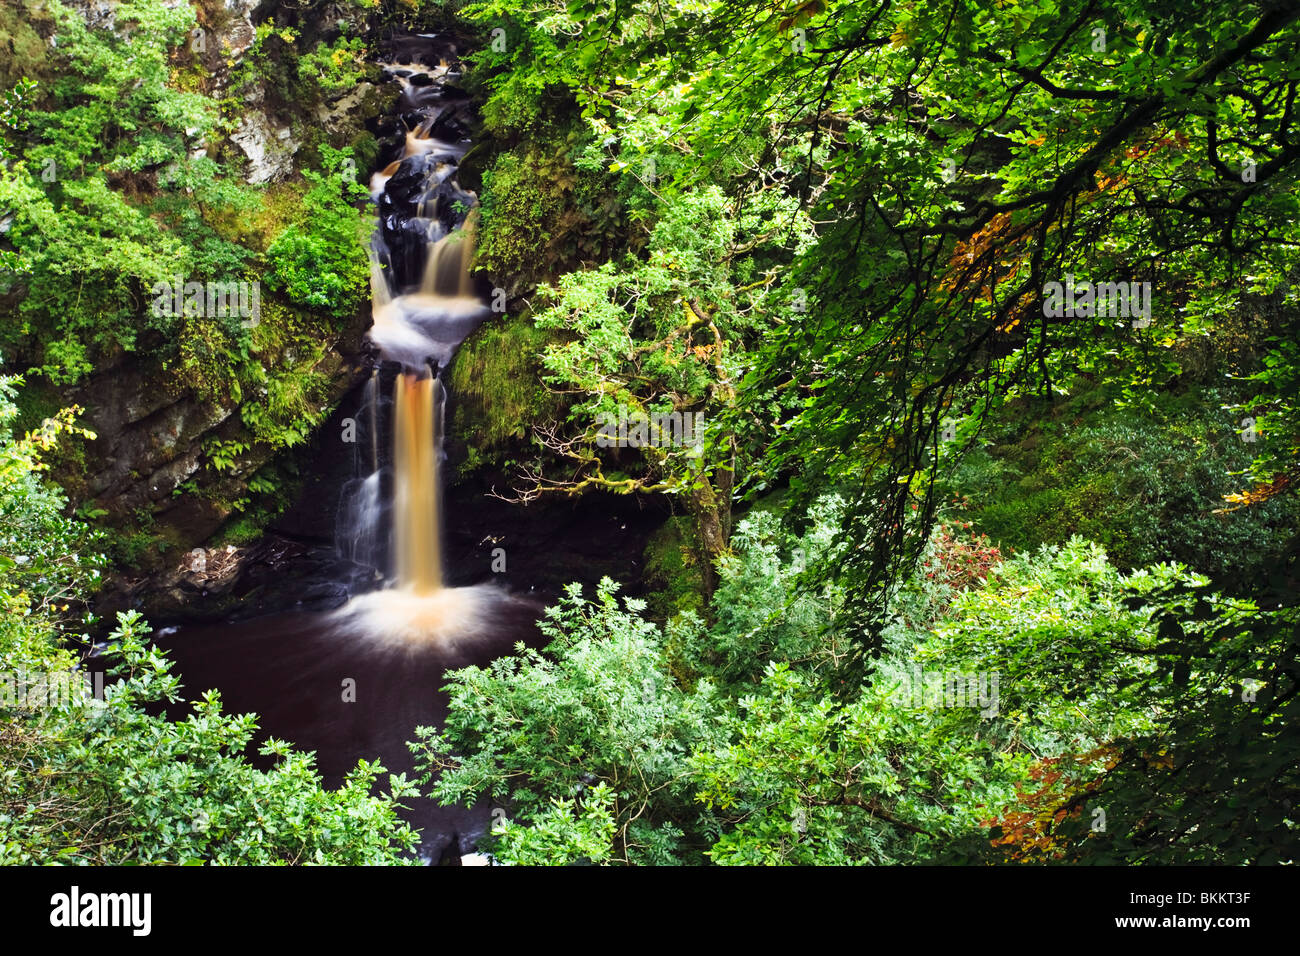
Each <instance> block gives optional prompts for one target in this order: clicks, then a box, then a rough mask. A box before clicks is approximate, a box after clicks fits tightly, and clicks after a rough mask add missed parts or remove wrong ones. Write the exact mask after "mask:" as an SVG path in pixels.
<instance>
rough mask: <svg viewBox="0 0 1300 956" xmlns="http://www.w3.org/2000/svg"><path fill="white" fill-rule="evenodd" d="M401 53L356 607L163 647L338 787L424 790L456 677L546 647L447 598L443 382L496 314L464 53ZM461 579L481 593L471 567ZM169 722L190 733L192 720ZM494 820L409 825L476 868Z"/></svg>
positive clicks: (193, 688) (380, 256)
mask: <svg viewBox="0 0 1300 956" xmlns="http://www.w3.org/2000/svg"><path fill="white" fill-rule="evenodd" d="M388 46H389V49H390V50H391V51H392V53H391V55H390V59H392V60H395V61H396V62H392V63H390V65H389V66H388V67H387V69H388V72H389V75H390V76H391V77H392V78H393V79H394V80H395V81H396V82H398V83H399V84H401V86H402V100H401V111H402V112H401V114H400V120H401V123H402V125H404V126H405V129H404V130H401V129H400V128H399V130H398V132H399V136H397V137H394V144H393V146H392V148H391V152H392V155H390V156H385V157H384V162H385V163H386V165H385V166H384V168H383V169H382V170H381V171H380V172H378V173H376V174H375V176H374V177H373V178H372V180H371V197H372V199H373V201H374V204H375V208H376V213H377V217H378V225H377V228H376V230H375V234H374V237H373V240H372V245H371V255H372V270H371V275H372V288H373V291H374V303H373V314H374V324H373V326H372V328H371V329H370V332H369V338H370V342H371V343H372V349H371V352H372V355H373V358H374V362H373V365H374V368H373V370H372V372H371V374H370V376H369V377H368V379H367V381H366V382H365V385H364V387H363V388H362V390H361V395H360V399H361V401H360V407H359V408H358V409H357V410H356V411H355V412H353V413H352V414H350V415H349V417H350V418H352V420H353V422H354V424H355V426H356V435H355V438H356V440H355V441H353V442H350V443H349V444H347V445H346V446H344V447H346V448H348V449H350V450H351V451H352V453H353V455H354V459H353V464H354V466H355V467H354V474H355V477H354V479H353V480H352V481H351V482H349V483H347V484H346V485H345V486H344V488H343V495H342V500H341V502H340V508H339V512H338V519H337V524H336V527H335V538H336V543H337V548H338V552H339V554H340V555H341V557H342V558H343V559H344V561H343V562H339V563H340V564H343V565H346V567H347V568H348V569H350V571H349V570H344V569H341V568H339V567H338V566H337V565H336V564H333V563H331V564H330V566H329V569H330V572H331V581H330V585H331V586H330V587H328V588H325V589H324V593H327V594H330V595H331V596H333V595H335V594H338V591H337V587H336V585H337V579H336V578H334V577H333V574H334V573H337V572H338V571H343V573H344V575H345V577H346V578H347V580H346V581H345V582H344V583H345V584H346V587H347V592H348V594H349V595H351V597H350V599H349V600H347V602H346V603H345V604H343V606H342V607H339V608H338V609H337V610H333V611H324V612H320V611H313V610H308V609H307V607H306V606H305V605H306V601H305V600H304V601H303V602H302V603H303V605H304V606H303V607H300V608H296V609H291V610H285V611H283V612H282V613H277V614H274V615H268V616H264V617H258V618H255V619H250V620H244V621H241V622H239V623H238V624H237V625H236V624H213V625H207V626H194V627H184V628H179V629H172V628H169V629H167V630H166V631H165V632H164V633H163V635H162V637H161V642H162V643H163V644H164V646H166V647H167V648H168V650H169V652H170V653H171V654H172V657H173V659H174V660H176V661H177V663H178V669H179V671H180V673H181V674H182V675H183V680H184V683H185V685H186V687H187V689H188V692H190V693H191V694H196V693H198V692H201V691H203V690H205V689H207V688H209V687H215V688H219V689H220V690H221V692H222V695H223V700H224V702H225V704H226V706H227V707H228V708H229V709H231V710H232V711H234V712H236V713H242V712H256V713H258V714H260V715H261V726H262V728H263V731H264V732H265V733H266V734H267V735H270V736H275V737H278V738H281V739H286V740H291V741H293V742H294V743H295V744H297V745H298V746H299V747H301V748H302V749H304V750H308V751H312V752H314V753H315V754H316V755H317V761H318V768H319V770H320V772H321V773H322V774H323V775H324V777H325V779H326V780H327V781H329V782H330V783H331V784H332V785H333V784H338V783H341V782H342V781H343V780H344V779H345V777H346V775H347V774H348V773H349V772H350V771H351V770H352V769H353V768H354V767H355V766H356V762H357V760H358V759H360V758H364V759H366V760H375V759H378V760H380V761H381V762H382V763H383V765H384V766H385V767H387V768H388V770H389V771H390V772H393V773H408V774H411V773H414V765H413V760H412V756H411V752H410V749H409V748H408V747H407V741H409V740H411V739H412V737H413V733H414V729H415V728H416V727H418V726H421V725H426V726H438V725H440V724H441V723H442V721H443V720H444V718H445V715H446V707H447V699H446V694H445V693H443V692H442V691H441V690H440V688H441V687H443V686H444V684H445V683H446V680H445V676H444V675H445V674H446V672H447V671H448V670H449V669H453V668H458V667H465V666H468V665H471V664H473V665H477V666H486V665H487V664H488V663H489V662H490V661H492V660H493V659H495V658H496V657H498V656H500V655H502V654H508V653H510V651H511V649H512V648H513V647H514V646H515V645H516V644H517V643H518V642H520V641H523V642H525V643H529V644H532V645H533V646H542V644H544V643H545V641H544V638H543V636H542V635H541V634H540V632H538V630H537V628H536V626H535V622H536V620H537V618H538V617H539V616H540V614H541V608H540V607H539V606H537V605H536V604H535V603H533V602H532V601H530V600H528V599H526V598H524V597H522V596H513V595H511V594H509V593H507V592H506V591H505V590H503V589H500V588H497V587H495V586H491V585H484V584H480V585H477V586H475V587H446V586H445V578H444V572H445V571H447V570H448V569H447V568H445V567H444V566H443V559H442V548H441V543H440V540H439V527H440V516H439V507H440V501H439V498H440V492H441V485H440V480H439V470H440V469H441V467H442V464H443V460H444V454H443V447H442V445H443V435H444V434H445V431H446V429H445V427H444V420H443V419H444V414H445V398H446V389H445V388H444V386H443V380H442V379H443V374H444V372H445V370H446V368H447V366H448V363H449V362H450V361H451V358H452V355H453V353H454V352H455V350H456V347H457V346H458V345H459V344H460V342H461V341H462V340H463V339H464V338H465V337H466V336H467V335H468V334H469V333H470V332H471V331H473V329H474V328H475V327H476V326H477V325H478V324H479V323H480V322H482V321H483V319H484V318H486V317H487V316H488V315H489V314H490V311H489V310H488V309H487V308H486V307H485V306H484V305H483V302H482V301H481V300H480V299H479V298H478V297H477V296H475V295H474V291H473V285H472V283H471V282H470V277H469V272H468V266H469V260H470V254H471V251H472V244H473V226H474V222H473V212H472V210H473V208H474V206H475V205H476V199H475V197H474V195H473V194H472V193H468V192H466V191H465V190H463V189H461V187H460V186H459V184H458V183H457V181H456V176H455V173H456V168H457V164H458V163H459V160H460V158H461V156H462V155H463V154H464V152H465V150H466V133H467V132H468V128H469V126H468V122H467V120H466V119H465V118H464V116H463V110H464V109H465V106H466V98H465V97H464V95H463V94H458V93H457V91H456V90H455V89H454V88H453V87H452V85H451V82H454V74H451V73H449V71H448V70H447V69H446V68H445V67H442V66H437V65H435V64H438V63H439V61H440V59H441V57H442V56H445V55H448V54H449V53H454V51H453V50H451V49H450V47H451V44H450V42H449V40H448V39H445V38H436V37H399V38H395V39H393V40H392V41H390V42H389V44H388ZM404 51H405V52H406V54H408V55H406V56H405V58H404ZM381 122H382V121H381ZM326 447H327V448H328V447H329V446H328V444H327V446H326ZM334 447H337V446H334ZM329 453H330V452H328V451H327V452H326V454H329ZM451 570H452V571H453V576H454V577H457V578H460V579H472V578H473V577H474V572H473V571H472V570H471V569H469V568H460V569H451ZM456 572H458V573H456ZM481 573H483V574H486V573H487V564H486V562H484V563H483V565H482V569H481ZM303 597H304V598H306V597H307V595H306V594H303ZM168 706H169V712H171V713H172V715H173V716H174V717H176V718H177V719H180V718H182V717H183V716H185V713H186V710H187V707H188V705H182V704H179V703H176V704H171V705H168ZM254 757H255V759H260V758H256V756H255V755H254ZM489 812H490V806H489V805H488V804H486V803H485V804H482V805H478V806H475V807H441V806H437V805H435V804H434V803H433V802H432V801H429V800H419V801H414V802H413V803H412V804H411V805H410V806H409V809H408V810H407V811H406V814H407V816H408V819H410V820H411V821H412V822H413V823H415V825H416V826H417V827H418V828H419V829H420V830H421V833H422V849H421V855H422V856H423V857H425V858H426V859H437V858H439V857H441V856H443V854H444V851H448V852H450V853H451V855H452V856H453V858H455V855H456V853H459V852H468V850H470V849H471V848H472V846H473V843H474V839H475V838H476V835H478V834H482V833H483V832H485V831H486V829H487V826H488V823H489V821H490V819H491V818H490V816H489Z"/></svg>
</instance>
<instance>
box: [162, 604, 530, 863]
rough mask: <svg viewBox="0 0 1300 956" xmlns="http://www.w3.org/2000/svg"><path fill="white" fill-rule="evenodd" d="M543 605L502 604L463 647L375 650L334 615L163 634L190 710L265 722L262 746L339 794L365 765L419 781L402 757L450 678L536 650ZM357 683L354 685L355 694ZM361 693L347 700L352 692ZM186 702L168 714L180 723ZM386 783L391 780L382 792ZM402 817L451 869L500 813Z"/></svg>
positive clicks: (416, 808) (435, 717) (446, 811)
mask: <svg viewBox="0 0 1300 956" xmlns="http://www.w3.org/2000/svg"><path fill="white" fill-rule="evenodd" d="M539 616H540V606H539V605H538V604H536V603H535V602H532V601H528V600H523V599H519V598H511V597H503V599H501V600H499V601H496V602H494V604H493V606H492V607H491V608H490V609H489V611H488V612H487V613H486V615H485V620H484V622H483V624H482V626H481V627H480V628H478V629H477V630H476V632H475V634H474V635H473V637H472V639H466V640H463V641H460V642H458V644H457V645H456V646H455V647H447V646H445V645H443V646H437V645H435V646H427V645H420V646H409V645H407V646H402V647H392V646H385V645H381V644H376V643H375V642H374V641H372V640H367V639H366V638H364V637H359V636H357V635H356V634H350V633H348V631H347V630H346V629H344V628H340V627H339V626H338V625H337V623H336V621H335V619H334V618H332V617H331V615H329V614H323V613H306V612H295V613H286V614H278V615H273V616H268V617H262V618H256V619H253V620H242V621H238V622H233V623H226V624H208V625H196V626H187V627H180V628H167V629H165V630H164V631H162V632H160V633H159V634H158V635H157V640H158V644H159V645H160V646H161V647H163V648H164V649H165V650H166V651H167V652H168V655H169V657H170V658H171V659H172V660H173V661H175V662H176V665H177V666H176V671H175V672H176V673H177V674H179V675H180V677H181V680H182V683H183V685H184V690H183V691H182V693H183V695H184V696H185V698H187V700H194V699H197V698H199V697H200V696H201V695H202V693H203V692H204V691H206V690H208V689H212V688H215V689H216V690H219V691H220V692H221V696H222V701H223V706H224V709H225V710H226V712H228V713H247V712H253V713H256V714H258V715H259V717H260V719H259V721H258V724H259V727H260V731H259V734H258V736H257V739H256V741H255V742H254V746H253V747H251V748H250V758H251V759H254V760H255V761H258V762H261V763H263V764H265V760H264V758H261V757H258V756H257V755H256V746H257V745H258V744H260V743H261V742H262V741H264V740H266V739H267V738H268V737H276V738H280V739H283V740H288V741H290V742H291V743H293V744H294V745H296V746H297V747H298V748H299V749H300V750H306V751H314V752H315V753H316V759H317V766H318V769H319V771H320V773H321V774H322V776H323V777H324V779H325V783H326V785H327V786H337V785H338V784H340V783H341V782H342V780H343V777H344V776H345V775H346V774H347V773H348V771H350V770H351V769H353V768H354V767H355V766H356V763H357V761H358V760H359V759H362V758H364V759H366V760H378V761H380V762H381V763H382V764H383V765H384V767H385V768H387V769H388V771H389V772H392V773H402V772H405V773H407V774H408V775H412V774H413V772H414V762H413V757H412V755H411V753H410V751H409V749H408V748H407V746H406V743H407V741H409V740H411V739H413V738H414V730H415V728H416V727H418V726H422V725H431V726H439V727H440V726H441V725H442V721H443V719H444V718H445V716H446V712H447V701H448V698H447V694H446V693H445V692H444V691H443V690H442V688H443V686H444V685H445V684H446V674H447V672H448V671H449V670H453V669H455V668H459V667H465V666H468V665H479V666H483V665H486V664H488V663H489V662H490V661H492V660H494V659H495V658H497V657H500V656H502V655H505V654H509V653H512V652H513V650H514V645H515V644H516V642H519V641H523V642H524V643H526V644H528V645H529V646H533V647H538V646H541V644H542V643H543V639H542V637H541V635H540V633H539V632H538V630H537V628H536V624H535V621H536V619H537V618H538V617H539ZM349 682H352V683H349ZM347 687H353V688H355V695H354V696H355V700H354V701H349V700H347V699H346V697H347V696H348V695H347V694H345V688H347ZM189 707H190V705H189V704H188V703H181V704H174V705H169V706H168V708H167V711H168V714H169V715H170V716H172V717H184V716H185V715H186V714H187V713H188V712H189ZM382 782H384V783H386V778H384V780H383V781H382ZM406 802H407V803H408V804H409V805H410V806H409V809H408V810H407V811H406V812H405V814H404V816H405V818H406V819H407V820H408V821H409V822H410V823H411V824H412V825H413V826H414V827H416V828H417V829H418V830H419V831H420V833H421V845H420V854H421V857H422V858H425V859H427V860H430V861H431V862H434V863H437V862H439V861H443V862H450V861H452V860H453V859H455V858H458V856H459V854H461V853H468V852H471V851H472V849H473V847H474V843H475V841H476V840H477V839H478V838H479V837H481V836H482V835H483V834H484V833H485V832H486V831H487V828H488V825H489V824H490V822H491V813H492V806H491V804H490V803H488V802H487V801H480V802H479V803H478V804H477V805H475V806H472V807H440V806H438V805H437V804H435V803H434V802H433V801H432V800H429V799H427V798H420V799H408V800H407V801H406Z"/></svg>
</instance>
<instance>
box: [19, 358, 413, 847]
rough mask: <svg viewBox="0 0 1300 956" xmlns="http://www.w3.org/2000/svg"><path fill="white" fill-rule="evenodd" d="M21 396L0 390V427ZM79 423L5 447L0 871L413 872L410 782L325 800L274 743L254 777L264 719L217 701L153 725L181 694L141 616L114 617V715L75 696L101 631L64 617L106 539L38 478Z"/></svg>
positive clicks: (289, 753)
mask: <svg viewBox="0 0 1300 956" xmlns="http://www.w3.org/2000/svg"><path fill="white" fill-rule="evenodd" d="M14 385H15V380H14V379H12V378H7V379H4V380H3V381H2V382H0V425H3V424H4V423H7V422H8V421H9V420H10V419H11V418H12V416H13V412H14V407H13V404H12V402H11V401H10V396H11V395H12V392H13V387H14ZM71 416H72V412H71V411H70V412H68V413H66V414H64V415H62V416H60V417H59V418H58V419H57V420H51V421H49V422H47V423H46V425H45V426H43V427H42V429H40V430H39V431H37V432H34V433H32V434H29V435H28V436H26V437H23V438H19V439H15V438H13V437H11V436H10V435H9V433H8V429H7V427H5V428H3V430H2V431H0V515H3V516H4V519H5V520H4V522H3V525H2V527H3V528H4V533H3V535H0V603H2V605H3V607H4V609H5V614H4V615H3V616H0V662H2V663H3V667H2V668H0V680H2V683H0V712H2V713H3V716H4V730H3V732H0V768H3V769H0V832H2V833H3V839H0V863H9V864H31V863H61V864H121V863H195V862H210V863H221V864H233V863H245V864H248V863H254V864H256V863H351V864H373V863H401V862H407V861H409V860H410V859H411V858H410V856H409V855H408V854H409V852H410V851H411V850H412V849H413V847H414V843H415V834H414V833H413V832H412V831H411V830H410V828H409V827H407V826H406V824H404V823H401V822H400V821H399V820H398V817H397V810H398V807H399V801H400V800H401V799H402V798H403V797H406V796H409V795H411V793H412V791H411V790H410V787H409V785H408V784H407V783H406V782H405V781H404V780H403V779H402V778H401V777H396V778H390V784H389V786H390V791H389V793H388V794H385V795H381V796H377V797H376V796H372V795H371V790H372V786H373V785H374V784H375V782H376V780H377V779H378V777H379V775H380V774H381V773H382V772H383V768H382V767H379V766H377V765H375V764H368V763H365V762H362V763H360V764H359V765H358V766H357V768H356V769H355V770H354V771H353V772H352V773H351V774H350V775H349V776H348V779H347V781H346V782H345V784H344V785H343V787H342V788H340V789H339V790H335V791H329V790H325V789H323V788H322V786H321V781H320V777H319V775H318V774H317V773H316V772H315V770H314V768H313V758H312V757H311V756H310V755H306V754H302V753H298V752H295V751H293V750H291V749H290V748H289V747H288V746H287V745H286V744H284V743H283V742H278V741H268V742H267V743H266V744H264V745H263V746H262V747H261V751H260V752H261V754H262V755H263V757H265V758H268V759H271V760H273V763H272V764H271V765H270V766H269V767H268V768H267V769H259V768H258V767H257V766H255V765H254V764H253V763H252V762H250V760H249V759H248V757H247V756H246V753H245V751H246V748H247V747H248V746H249V743H250V741H251V739H252V736H253V733H254V731H255V730H256V727H257V725H256V718H255V717H254V716H253V715H251V714H245V715H242V716H234V715H227V714H223V713H222V712H221V706H220V700H219V698H218V697H217V695H216V694H214V693H208V694H205V695H204V696H203V698H202V699H200V700H198V701H195V704H194V712H193V714H191V715H190V716H189V717H187V718H186V719H185V720H183V721H180V722H177V723H173V722H171V721H169V720H168V719H166V718H165V717H162V716H158V715H156V714H155V713H154V712H153V710H152V705H153V704H154V703H156V702H158V701H162V700H177V699H178V698H179V691H180V681H179V679H178V678H177V677H176V676H175V675H173V674H172V673H171V672H170V670H171V663H170V662H169V661H168V660H167V659H166V658H165V657H164V656H163V655H162V653H160V652H159V651H158V650H157V649H156V648H155V647H153V646H152V645H150V644H149V643H147V641H146V639H145V636H146V634H147V633H148V630H149V628H148V626H147V625H146V624H145V623H144V621H143V620H142V619H141V617H140V615H139V614H138V613H137V612H134V611H132V612H128V613H123V614H121V615H119V617H118V622H117V628H116V629H115V630H114V631H113V633H112V635H111V637H110V644H111V647H112V650H111V652H110V656H111V659H112V660H113V661H114V663H113V665H112V667H111V669H110V675H111V676H110V679H109V680H108V681H107V686H106V693H105V695H104V699H103V700H96V699H94V698H93V697H92V696H91V695H90V694H89V693H88V692H87V693H81V692H80V688H81V687H82V682H83V681H84V680H86V679H87V677H86V671H85V670H84V661H81V660H80V655H75V654H73V653H72V652H71V651H70V650H68V649H67V644H66V643H65V641H67V640H69V639H74V638H76V637H78V634H77V627H78V625H79V624H80V623H93V619H90V618H85V617H84V615H83V616H79V615H77V614H75V613H74V614H71V615H70V614H69V613H68V610H69V608H70V607H76V606H80V605H82V602H84V601H85V600H86V599H87V598H88V597H89V595H90V589H91V588H93V587H94V586H95V584H96V582H97V580H98V576H99V569H100V568H101V567H102V557H100V556H99V555H97V554H96V553H95V552H94V551H92V550H91V549H92V548H94V547H95V546H96V545H97V544H98V543H100V542H101V541H102V536H97V535H95V534H93V533H92V532H90V531H89V530H88V529H87V528H86V527H85V526H84V525H83V524H82V523H81V522H80V521H77V520H75V519H71V518H67V517H64V516H63V515H62V514H61V511H62V508H63V505H64V501H63V498H62V496H61V495H60V494H59V493H58V491H57V490H56V489H54V488H52V487H50V486H49V485H48V484H47V483H46V482H45V480H44V479H43V477H42V476H41V474H40V471H41V468H42V465H41V461H40V457H41V455H42V454H44V453H46V452H48V451H49V450H50V448H51V446H52V443H53V441H54V440H55V438H56V436H57V435H58V434H59V433H60V432H67V431H70V430H75V426H73V425H72V424H71ZM10 519H13V520H12V523H11V520H10ZM82 639H83V640H84V635H82ZM32 687H35V688H38V690H37V691H33V690H31V689H30V688H32Z"/></svg>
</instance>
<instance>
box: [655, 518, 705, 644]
mask: <svg viewBox="0 0 1300 956" xmlns="http://www.w3.org/2000/svg"><path fill="white" fill-rule="evenodd" d="M693 534H694V532H693V528H692V524H691V521H690V519H689V518H686V517H683V516H681V515H678V516H674V517H672V518H669V519H668V520H667V521H665V522H664V523H663V524H662V525H661V526H660V527H659V529H658V530H657V531H655V533H654V534H652V535H651V536H650V540H649V541H648V542H647V543H646V547H645V552H644V560H645V572H644V583H645V585H646V587H647V588H649V589H650V593H649V595H648V596H647V598H646V604H647V609H648V610H649V611H650V614H651V615H652V616H653V617H654V618H656V619H657V620H660V621H666V620H668V619H670V618H672V617H674V616H675V615H677V614H680V613H681V612H683V611H695V612H696V613H701V614H702V613H703V610H704V598H703V594H704V579H703V577H702V576H701V574H700V567H699V558H698V557H697V556H696V553H695V550H694V549H693V548H692V547H691V541H692V540H693Z"/></svg>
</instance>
